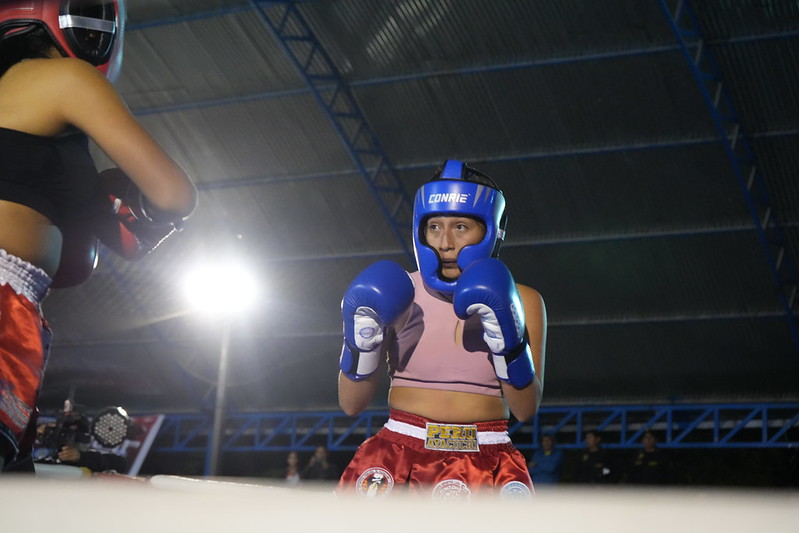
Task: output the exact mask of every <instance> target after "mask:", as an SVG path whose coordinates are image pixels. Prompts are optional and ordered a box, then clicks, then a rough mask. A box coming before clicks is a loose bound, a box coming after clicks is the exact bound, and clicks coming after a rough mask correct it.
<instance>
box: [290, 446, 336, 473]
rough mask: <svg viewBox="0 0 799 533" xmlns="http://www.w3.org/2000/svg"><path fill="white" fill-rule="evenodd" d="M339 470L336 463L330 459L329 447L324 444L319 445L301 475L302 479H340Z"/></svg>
mask: <svg viewBox="0 0 799 533" xmlns="http://www.w3.org/2000/svg"><path fill="white" fill-rule="evenodd" d="M338 476H339V471H338V468H336V465H334V464H333V463H331V462H330V461H329V460H328V456H327V448H325V447H324V446H317V447H316V451H314V454H313V455H312V456H311V459H310V460H309V461H308V464H307V465H306V466H305V468H303V469H302V472H301V474H300V477H301V478H302V479H311V480H316V481H320V480H325V481H329V480H334V479H338Z"/></svg>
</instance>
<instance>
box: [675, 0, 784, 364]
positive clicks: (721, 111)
mask: <svg viewBox="0 0 799 533" xmlns="http://www.w3.org/2000/svg"><path fill="white" fill-rule="evenodd" d="M660 5H661V7H662V9H663V13H664V14H665V16H666V18H667V20H668V23H669V26H670V27H671V30H672V32H673V33H674V36H675V38H676V39H677V42H678V44H679V46H680V49H681V50H682V52H683V55H684V56H685V59H686V60H687V62H688V65H689V67H690V69H691V73H692V74H693V77H694V79H695V80H696V82H697V85H698V86H699V90H700V91H701V94H702V98H703V100H704V101H705V105H706V106H707V109H708V112H709V113H710V116H711V118H712V119H713V124H714V126H715V128H716V132H717V133H718V135H719V138H720V140H721V142H722V144H723V146H724V150H725V151H726V153H727V156H728V158H729V160H730V163H731V165H732V170H733V173H734V174H735V178H736V180H737V181H738V185H739V186H740V188H741V191H742V192H743V195H744V199H745V201H746V205H747V207H748V209H749V213H750V215H751V216H752V220H753V222H754V225H755V230H756V232H757V237H758V240H759V241H760V244H761V248H762V251H763V253H764V255H765V259H766V263H767V264H768V268H769V271H770V273H771V277H772V281H773V283H774V286H775V289H776V292H777V296H778V298H779V300H780V303H781V304H782V307H783V309H784V311H785V315H786V317H787V319H788V326H789V329H790V334H791V338H792V339H793V343H794V347H795V348H796V350H797V351H798V352H799V324H797V313H799V309H797V308H798V307H799V298H797V291H799V275H798V274H797V263H796V260H795V258H794V257H793V255H792V254H791V251H790V249H789V248H788V247H787V245H786V241H785V236H784V234H783V229H782V227H781V225H780V223H779V220H778V217H777V214H776V212H775V210H774V206H773V205H772V203H771V200H770V198H769V193H768V187H767V185H766V182H765V180H764V178H763V176H762V174H761V172H760V169H759V168H758V165H757V160H756V156H755V152H754V149H753V148H752V146H751V145H750V143H749V140H748V136H747V135H746V134H745V133H744V130H743V128H742V126H741V123H740V120H739V117H738V113H737V112H736V110H735V106H734V105H733V102H732V98H731V97H730V94H729V93H728V91H727V89H726V87H725V85H724V80H723V76H722V74H721V72H720V69H719V67H718V64H717V63H716V60H715V58H714V56H713V53H712V51H711V50H710V48H709V47H708V45H707V43H706V41H705V39H704V36H703V30H702V26H701V24H700V22H699V19H698V18H697V16H696V13H695V12H694V10H693V9H692V8H691V5H690V2H688V1H687V0H679V1H678V2H677V6H676V9H675V10H674V11H673V12H672V10H671V8H670V7H669V6H668V5H667V2H666V0H660Z"/></svg>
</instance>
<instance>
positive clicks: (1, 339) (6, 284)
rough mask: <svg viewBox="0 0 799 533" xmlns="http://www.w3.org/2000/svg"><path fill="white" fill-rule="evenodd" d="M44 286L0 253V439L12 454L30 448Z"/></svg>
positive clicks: (39, 276) (42, 276) (42, 342)
mask: <svg viewBox="0 0 799 533" xmlns="http://www.w3.org/2000/svg"><path fill="white" fill-rule="evenodd" d="M50 282H51V280H50V277H49V276H47V274H46V273H45V272H44V271H43V270H41V269H39V268H37V267H35V266H33V265H31V264H30V263H28V262H26V261H23V260H21V259H19V258H18V257H16V256H13V255H11V254H9V253H7V252H6V251H5V250H2V249H0V439H2V438H5V439H8V441H9V442H10V444H11V445H12V446H13V448H14V449H15V450H19V448H20V445H21V444H22V446H23V447H30V446H31V445H32V444H33V442H32V439H31V435H35V428H33V427H32V424H31V420H32V418H33V416H34V413H35V409H36V401H37V399H38V396H39V389H40V388H41V384H42V378H43V376H44V367H45V364H46V360H47V353H48V351H49V344H50V329H49V328H48V327H47V324H46V322H45V321H44V318H43V317H42V315H41V309H40V308H39V303H40V302H41V300H42V299H43V298H44V296H45V295H46V294H47V290H48V288H49V286H50ZM26 430H27V433H26ZM23 436H24V437H26V438H25V439H24V440H25V442H24V443H23V442H22V441H23Z"/></svg>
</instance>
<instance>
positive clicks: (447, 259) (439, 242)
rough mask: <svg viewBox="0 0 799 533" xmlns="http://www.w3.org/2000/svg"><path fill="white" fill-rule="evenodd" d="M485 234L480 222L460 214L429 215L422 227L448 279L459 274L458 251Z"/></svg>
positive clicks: (481, 238) (478, 240)
mask: <svg viewBox="0 0 799 533" xmlns="http://www.w3.org/2000/svg"><path fill="white" fill-rule="evenodd" d="M485 234H486V228H485V225H484V224H483V223H482V222H480V221H478V220H476V219H474V218H470V217H460V216H433V217H430V218H428V219H427V222H426V223H425V229H424V236H425V240H426V241H427V244H428V245H429V246H430V247H432V248H433V249H434V250H435V251H437V252H438V256H439V257H440V258H441V274H442V275H443V276H444V277H446V278H449V279H456V278H457V277H458V276H460V275H461V270H460V268H458V253H459V252H460V251H461V250H462V249H463V247H464V246H469V245H472V244H477V243H479V242H480V241H482V240H483V237H485Z"/></svg>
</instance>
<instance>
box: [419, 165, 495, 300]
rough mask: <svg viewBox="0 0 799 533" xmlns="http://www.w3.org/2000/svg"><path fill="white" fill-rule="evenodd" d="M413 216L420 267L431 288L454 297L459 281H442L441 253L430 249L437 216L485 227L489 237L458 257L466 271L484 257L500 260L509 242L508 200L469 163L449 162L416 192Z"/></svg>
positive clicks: (459, 264) (466, 249) (468, 247)
mask: <svg viewBox="0 0 799 533" xmlns="http://www.w3.org/2000/svg"><path fill="white" fill-rule="evenodd" d="M413 211H414V216H413V244H414V253H415V255H416V263H417V266H418V267H419V272H420V273H421V275H422V280H423V281H424V283H425V285H427V286H428V287H430V288H432V289H434V290H436V291H439V292H441V293H444V294H452V293H453V292H454V290H455V281H454V280H450V279H444V278H442V277H441V275H440V272H441V261H440V259H439V256H438V252H437V251H436V250H434V249H433V248H432V247H430V246H428V245H427V242H426V240H425V238H424V228H425V224H426V223H427V219H428V218H430V217H431V216H434V215H448V216H467V217H472V218H476V219H478V220H480V221H481V222H483V223H484V224H485V228H486V233H485V236H484V237H483V240H482V241H480V242H479V243H477V244H473V245H469V246H465V247H464V248H463V249H461V251H460V252H459V254H458V266H459V267H460V268H461V269H464V268H466V267H467V266H468V265H470V264H471V263H473V262H474V261H476V260H478V259H481V258H484V257H497V256H498V255H499V249H500V246H501V244H502V241H503V240H504V238H505V225H506V222H507V218H506V216H505V197H504V196H503V194H502V191H500V190H499V188H498V187H497V185H496V183H494V181H493V180H492V179H491V178H489V177H488V176H486V175H485V174H483V173H482V172H479V171H477V170H475V169H473V168H471V167H469V166H468V165H466V164H465V163H463V162H461V161H457V160H448V161H445V162H444V164H443V165H442V167H441V169H440V170H439V171H438V172H437V173H436V174H435V175H434V176H433V177H432V178H431V180H430V181H429V182H428V183H426V184H424V185H422V186H421V187H420V188H419V190H417V191H416V197H415V199H414V208H413Z"/></svg>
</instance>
